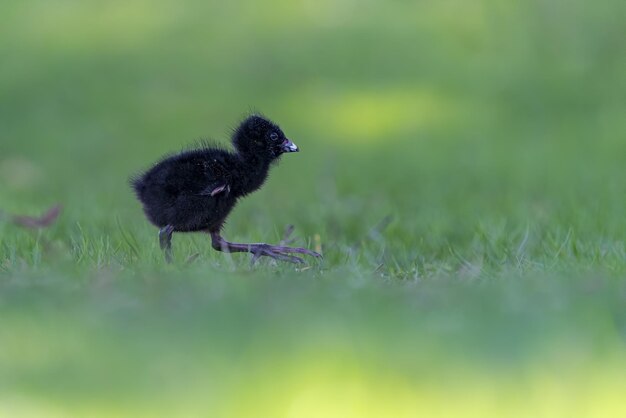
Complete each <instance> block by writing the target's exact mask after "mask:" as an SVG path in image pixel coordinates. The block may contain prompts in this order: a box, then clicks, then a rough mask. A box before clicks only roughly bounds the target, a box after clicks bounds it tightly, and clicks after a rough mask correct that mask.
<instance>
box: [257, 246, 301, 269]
mask: <svg viewBox="0 0 626 418" xmlns="http://www.w3.org/2000/svg"><path fill="white" fill-rule="evenodd" d="M250 252H251V253H252V261H251V263H252V264H254V263H255V262H256V261H257V260H258V259H259V258H261V257H264V256H265V257H270V258H273V259H274V260H281V261H288V262H290V263H295V264H303V263H304V260H303V259H302V258H300V257H296V256H295V255H290V254H288V253H287V252H286V251H282V249H281V247H276V246H272V245H269V244H255V245H253V246H251V247H250Z"/></svg>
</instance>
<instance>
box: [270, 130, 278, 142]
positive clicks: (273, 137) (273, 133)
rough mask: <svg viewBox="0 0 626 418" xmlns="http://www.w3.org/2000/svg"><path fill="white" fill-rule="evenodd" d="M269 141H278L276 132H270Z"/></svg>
mask: <svg viewBox="0 0 626 418" xmlns="http://www.w3.org/2000/svg"><path fill="white" fill-rule="evenodd" d="M270 139H271V140H272V141H278V134H277V133H276V132H272V133H271V134H270Z"/></svg>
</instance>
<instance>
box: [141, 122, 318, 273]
mask: <svg viewBox="0 0 626 418" xmlns="http://www.w3.org/2000/svg"><path fill="white" fill-rule="evenodd" d="M232 142H233V146H234V147H235V152H231V151H227V150H224V149H220V148H214V147H207V146H205V147H202V148H199V149H194V150H190V151H184V152H181V153H180V154H176V155H172V156H168V157H165V158H164V159H162V160H161V161H160V162H158V163H157V164H155V165H154V166H153V167H152V168H151V169H149V170H148V171H146V172H145V173H144V174H141V175H139V176H137V177H135V178H133V179H132V180H131V184H132V187H133V188H134V190H135V193H136V195H137V198H138V199H139V200H140V201H141V203H142V204H143V209H144V212H145V213H146V216H147V217H148V219H149V220H150V222H152V223H153V224H154V225H156V226H157V227H159V228H160V231H159V243H160V245H161V248H162V249H163V250H164V251H165V259H166V260H167V261H168V262H170V261H171V259H172V255H171V251H172V250H171V240H172V234H173V233H174V232H196V231H204V232H207V233H209V234H210V235H211V242H212V246H213V248H214V249H216V250H218V251H224V252H231V253H234V252H248V253H252V254H253V255H254V256H253V260H256V259H258V258H259V257H261V256H268V257H272V258H274V259H279V260H284V261H290V262H294V263H302V262H304V261H303V260H302V259H301V258H299V257H296V256H293V255H290V254H291V253H299V254H306V255H311V256H314V257H321V256H320V254H318V253H316V252H314V251H310V250H307V249H306V248H294V247H284V246H274V245H268V244H238V243H232V242H228V241H226V240H225V239H224V238H222V237H221V235H220V230H221V228H222V226H223V225H224V221H225V220H226V217H227V216H228V214H229V213H230V211H231V210H232V209H233V207H235V204H236V203H237V200H238V199H240V198H241V197H244V196H246V195H247V194H249V193H252V192H254V191H255V190H257V189H259V188H260V187H261V186H262V185H263V183H264V182H265V180H266V179H267V174H268V171H269V168H270V165H272V163H273V162H276V161H277V160H278V158H279V157H280V156H281V155H282V154H283V153H286V152H298V147H297V146H296V145H295V144H294V143H293V142H291V141H290V140H289V139H288V138H286V137H285V134H284V133H283V131H282V130H281V129H280V128H279V127H278V126H277V125H276V124H274V123H272V122H271V121H269V120H268V119H266V118H264V117H262V116H259V115H252V116H249V117H248V118H246V119H245V120H244V121H243V122H241V124H240V125H239V127H238V128H237V129H236V130H235V131H234V133H233V135H232Z"/></svg>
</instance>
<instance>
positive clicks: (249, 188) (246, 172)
mask: <svg viewBox="0 0 626 418" xmlns="http://www.w3.org/2000/svg"><path fill="white" fill-rule="evenodd" d="M239 159H240V164H241V169H242V172H243V175H242V176H241V191H240V192H241V194H244V195H245V194H248V193H252V192H254V191H255V190H257V189H258V188H259V187H261V186H262V185H263V183H264V182H265V179H266V178H267V174H268V172H269V169H270V166H271V163H272V161H271V159H268V158H264V156H259V155H256V154H254V155H247V154H239Z"/></svg>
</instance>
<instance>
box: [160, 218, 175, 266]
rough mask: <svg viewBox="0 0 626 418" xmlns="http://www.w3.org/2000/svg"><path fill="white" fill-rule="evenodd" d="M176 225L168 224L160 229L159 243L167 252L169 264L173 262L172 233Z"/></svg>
mask: <svg viewBox="0 0 626 418" xmlns="http://www.w3.org/2000/svg"><path fill="white" fill-rule="evenodd" d="M173 233H174V227H173V226H172V225H167V226H165V227H163V228H161V229H160V230H159V245H160V246H161V249H162V250H163V251H164V252H165V261H166V262H167V263H168V264H169V263H171V262H172V234H173Z"/></svg>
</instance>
